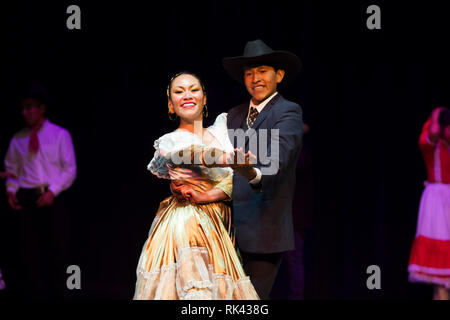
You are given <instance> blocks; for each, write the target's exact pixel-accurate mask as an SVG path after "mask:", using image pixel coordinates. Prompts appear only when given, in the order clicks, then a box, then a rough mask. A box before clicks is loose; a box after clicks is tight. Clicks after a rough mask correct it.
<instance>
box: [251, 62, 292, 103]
mask: <svg viewBox="0 0 450 320" xmlns="http://www.w3.org/2000/svg"><path fill="white" fill-rule="evenodd" d="M283 77H284V70H281V69H279V70H275V69H274V68H273V67H270V66H265V65H263V66H258V67H253V68H245V69H244V83H245V86H246V87H247V90H248V92H249V93H250V95H251V96H252V101H253V103H254V104H259V103H261V102H262V101H264V100H265V99H266V98H268V97H269V96H271V95H272V94H273V93H275V91H276V90H277V84H278V83H280V82H281V80H283Z"/></svg>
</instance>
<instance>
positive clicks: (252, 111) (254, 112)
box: [247, 107, 259, 129]
mask: <svg viewBox="0 0 450 320" xmlns="http://www.w3.org/2000/svg"><path fill="white" fill-rule="evenodd" d="M258 114H259V112H258V110H256V108H253V107H250V114H249V115H248V119H247V126H248V128H249V129H250V128H251V127H252V126H253V123H254V122H255V120H256V117H257V116H258Z"/></svg>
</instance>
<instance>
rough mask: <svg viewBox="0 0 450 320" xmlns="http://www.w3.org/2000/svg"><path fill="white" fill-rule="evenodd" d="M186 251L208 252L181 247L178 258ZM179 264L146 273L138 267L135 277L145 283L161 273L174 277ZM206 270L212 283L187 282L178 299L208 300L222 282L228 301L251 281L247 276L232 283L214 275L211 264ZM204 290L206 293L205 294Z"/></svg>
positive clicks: (217, 274) (219, 275)
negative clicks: (225, 287) (141, 278)
mask: <svg viewBox="0 0 450 320" xmlns="http://www.w3.org/2000/svg"><path fill="white" fill-rule="evenodd" d="M186 250H188V251H191V252H192V253H200V254H205V253H206V254H208V250H207V249H206V248H204V247H182V248H179V249H178V256H181V255H182V253H181V252H182V251H186ZM181 263H182V261H179V262H175V263H171V264H169V265H164V266H162V267H161V268H159V269H156V270H152V271H146V270H145V269H143V268H141V267H139V268H138V269H137V275H138V277H139V276H141V277H143V278H144V279H146V280H147V281H151V280H152V279H154V278H155V277H157V276H158V275H160V274H163V273H173V275H174V276H175V274H176V272H177V271H178V269H179V268H180V264H181ZM207 268H208V273H209V277H210V279H211V280H212V281H211V280H202V281H198V280H188V281H187V282H186V283H185V285H184V286H183V287H182V288H180V289H181V290H180V289H177V291H178V296H179V297H180V299H185V300H189V299H191V300H192V299H205V298H209V299H210V298H211V296H212V295H213V293H214V290H215V289H217V284H216V283H217V282H219V281H224V282H225V283H226V286H227V287H228V288H229V289H228V290H229V292H230V294H229V295H230V297H229V299H231V296H232V293H233V292H234V291H235V290H236V288H237V287H239V286H241V285H243V284H246V283H248V284H250V285H251V281H250V278H249V277H248V276H247V277H244V278H241V279H239V280H237V281H236V282H233V280H232V278H231V276H230V275H227V274H224V273H214V267H213V265H212V264H208V265H207ZM148 284H149V283H147V285H148ZM192 289H200V290H201V291H195V290H192ZM205 289H206V291H207V292H205ZM228 290H227V291H228Z"/></svg>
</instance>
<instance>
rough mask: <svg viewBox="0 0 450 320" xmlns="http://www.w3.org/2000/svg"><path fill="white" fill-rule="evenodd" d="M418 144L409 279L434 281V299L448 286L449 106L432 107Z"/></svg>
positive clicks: (445, 292)
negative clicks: (418, 187) (421, 175)
mask: <svg viewBox="0 0 450 320" xmlns="http://www.w3.org/2000/svg"><path fill="white" fill-rule="evenodd" d="M419 147H420V149H421V151H422V155H423V158H424V160H425V164H426V167H427V182H426V183H425V185H426V187H425V190H424V191H423V193H422V198H421V200H420V208H419V217H418V220H417V231H416V237H415V239H414V243H413V246H412V249H411V255H410V258H409V266H408V270H409V279H410V281H412V282H425V283H430V284H433V287H434V294H433V299H434V300H449V291H448V290H449V289H450V110H448V109H446V108H443V107H439V108H436V109H434V110H433V112H432V114H431V117H430V119H428V121H427V122H426V123H425V125H424V126H423V130H422V134H421V136H420V140H419Z"/></svg>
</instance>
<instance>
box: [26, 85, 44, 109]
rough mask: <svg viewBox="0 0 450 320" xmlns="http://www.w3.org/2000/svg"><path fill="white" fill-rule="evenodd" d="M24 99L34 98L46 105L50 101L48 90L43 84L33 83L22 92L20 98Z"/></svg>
mask: <svg viewBox="0 0 450 320" xmlns="http://www.w3.org/2000/svg"><path fill="white" fill-rule="evenodd" d="M24 99H34V100H36V101H37V102H38V103H39V104H45V105H46V104H47V103H48V90H47V88H46V87H45V86H44V85H43V84H39V83H35V84H31V85H29V86H28V87H27V88H26V89H24V90H23V91H22V93H21V94H20V100H24Z"/></svg>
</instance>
